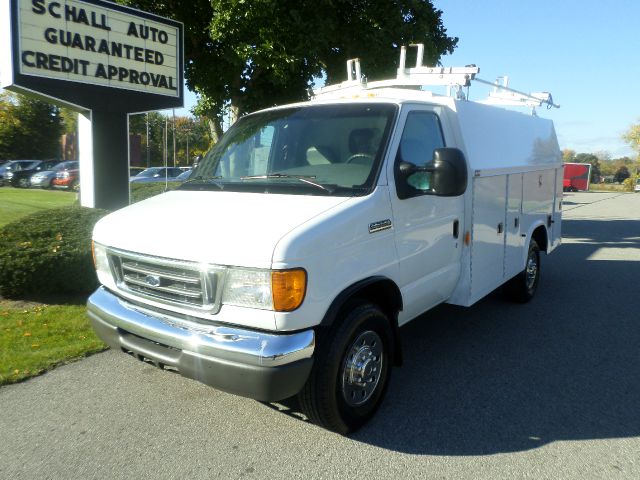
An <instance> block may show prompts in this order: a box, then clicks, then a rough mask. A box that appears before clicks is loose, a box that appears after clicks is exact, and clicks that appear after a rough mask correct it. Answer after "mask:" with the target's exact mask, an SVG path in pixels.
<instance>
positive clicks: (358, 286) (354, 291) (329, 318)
mask: <svg viewBox="0 0 640 480" xmlns="http://www.w3.org/2000/svg"><path fill="white" fill-rule="evenodd" d="M374 286H378V287H379V288H383V289H385V291H387V292H388V296H387V298H386V302H385V303H384V304H383V305H381V307H387V308H385V310H386V311H387V313H388V314H390V313H392V312H393V314H392V315H391V314H390V315H389V320H390V322H391V330H392V331H393V336H394V364H395V365H396V366H400V365H402V345H401V342H400V327H399V325H398V312H399V311H401V310H402V309H403V303H402V294H401V292H400V288H399V287H398V286H397V285H396V283H395V282H394V281H393V280H391V279H390V278H388V277H384V276H373V277H368V278H365V279H362V280H360V281H358V282H356V283H354V284H352V285H350V286H348V287H347V288H345V289H344V290H343V291H342V292H340V293H339V294H338V295H337V296H336V297H335V298H334V299H333V302H331V305H330V306H329V308H328V309H327V312H326V313H325V315H324V317H323V318H322V322H320V325H319V327H321V328H327V329H328V328H329V327H331V325H333V323H334V322H335V321H336V319H337V318H338V315H339V314H340V311H341V310H342V307H344V306H345V305H346V304H347V303H348V302H349V300H351V299H352V298H357V297H358V293H359V292H362V291H363V290H366V289H368V288H372V287H374ZM389 306H390V307H391V312H389V308H388V307H389Z"/></svg>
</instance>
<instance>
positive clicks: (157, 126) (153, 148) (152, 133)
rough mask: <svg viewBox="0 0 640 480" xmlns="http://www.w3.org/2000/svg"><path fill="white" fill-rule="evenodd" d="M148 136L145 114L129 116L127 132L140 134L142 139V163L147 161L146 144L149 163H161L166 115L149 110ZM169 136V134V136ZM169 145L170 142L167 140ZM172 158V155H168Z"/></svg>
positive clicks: (162, 159) (162, 160)
mask: <svg viewBox="0 0 640 480" xmlns="http://www.w3.org/2000/svg"><path fill="white" fill-rule="evenodd" d="M148 115H149V137H148V138H147V114H145V113H143V114H139V115H130V116H129V134H131V135H140V137H141V139H142V163H143V165H146V162H147V146H148V147H149V162H150V164H151V165H162V164H163V162H164V158H163V152H164V129H165V124H166V123H168V122H167V117H166V116H164V115H162V114H161V113H159V112H149V114H148ZM169 138H170V136H169ZM167 143H168V144H169V147H171V142H167ZM169 157H170V158H171V160H173V156H172V155H170V156H169Z"/></svg>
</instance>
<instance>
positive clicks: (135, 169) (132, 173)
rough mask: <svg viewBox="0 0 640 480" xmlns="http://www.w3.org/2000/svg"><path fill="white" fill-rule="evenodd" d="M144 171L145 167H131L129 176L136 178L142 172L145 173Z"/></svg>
mask: <svg viewBox="0 0 640 480" xmlns="http://www.w3.org/2000/svg"><path fill="white" fill-rule="evenodd" d="M144 171H145V168H144V167H129V176H130V177H135V176H136V175H138V174H139V173H140V172H144Z"/></svg>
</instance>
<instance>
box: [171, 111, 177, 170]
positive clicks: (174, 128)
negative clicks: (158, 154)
mask: <svg viewBox="0 0 640 480" xmlns="http://www.w3.org/2000/svg"><path fill="white" fill-rule="evenodd" d="M171 129H172V130H171V132H172V137H173V166H174V167H175V166H176V109H175V108H174V109H173V125H172V127H171Z"/></svg>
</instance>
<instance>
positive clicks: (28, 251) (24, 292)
mask: <svg viewBox="0 0 640 480" xmlns="http://www.w3.org/2000/svg"><path fill="white" fill-rule="evenodd" d="M107 213H108V212H107V211H106V210H98V209H90V208H82V207H63V208H56V209H53V210H42V211H40V212H36V213H33V214H31V215H28V216H26V217H22V218H21V219H20V220H17V221H15V222H12V223H9V224H7V225H5V226H4V227H3V228H2V229H0V295H2V296H5V297H9V298H19V297H23V296H38V295H42V294H45V295H46V294H79V293H88V292H91V291H92V290H94V289H95V288H97V285H98V280H97V278H96V274H95V271H94V268H93V260H92V258H91V233H92V231H93V226H94V225H95V223H96V222H97V221H98V219H100V218H101V217H102V216H104V215H106V214H107Z"/></svg>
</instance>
